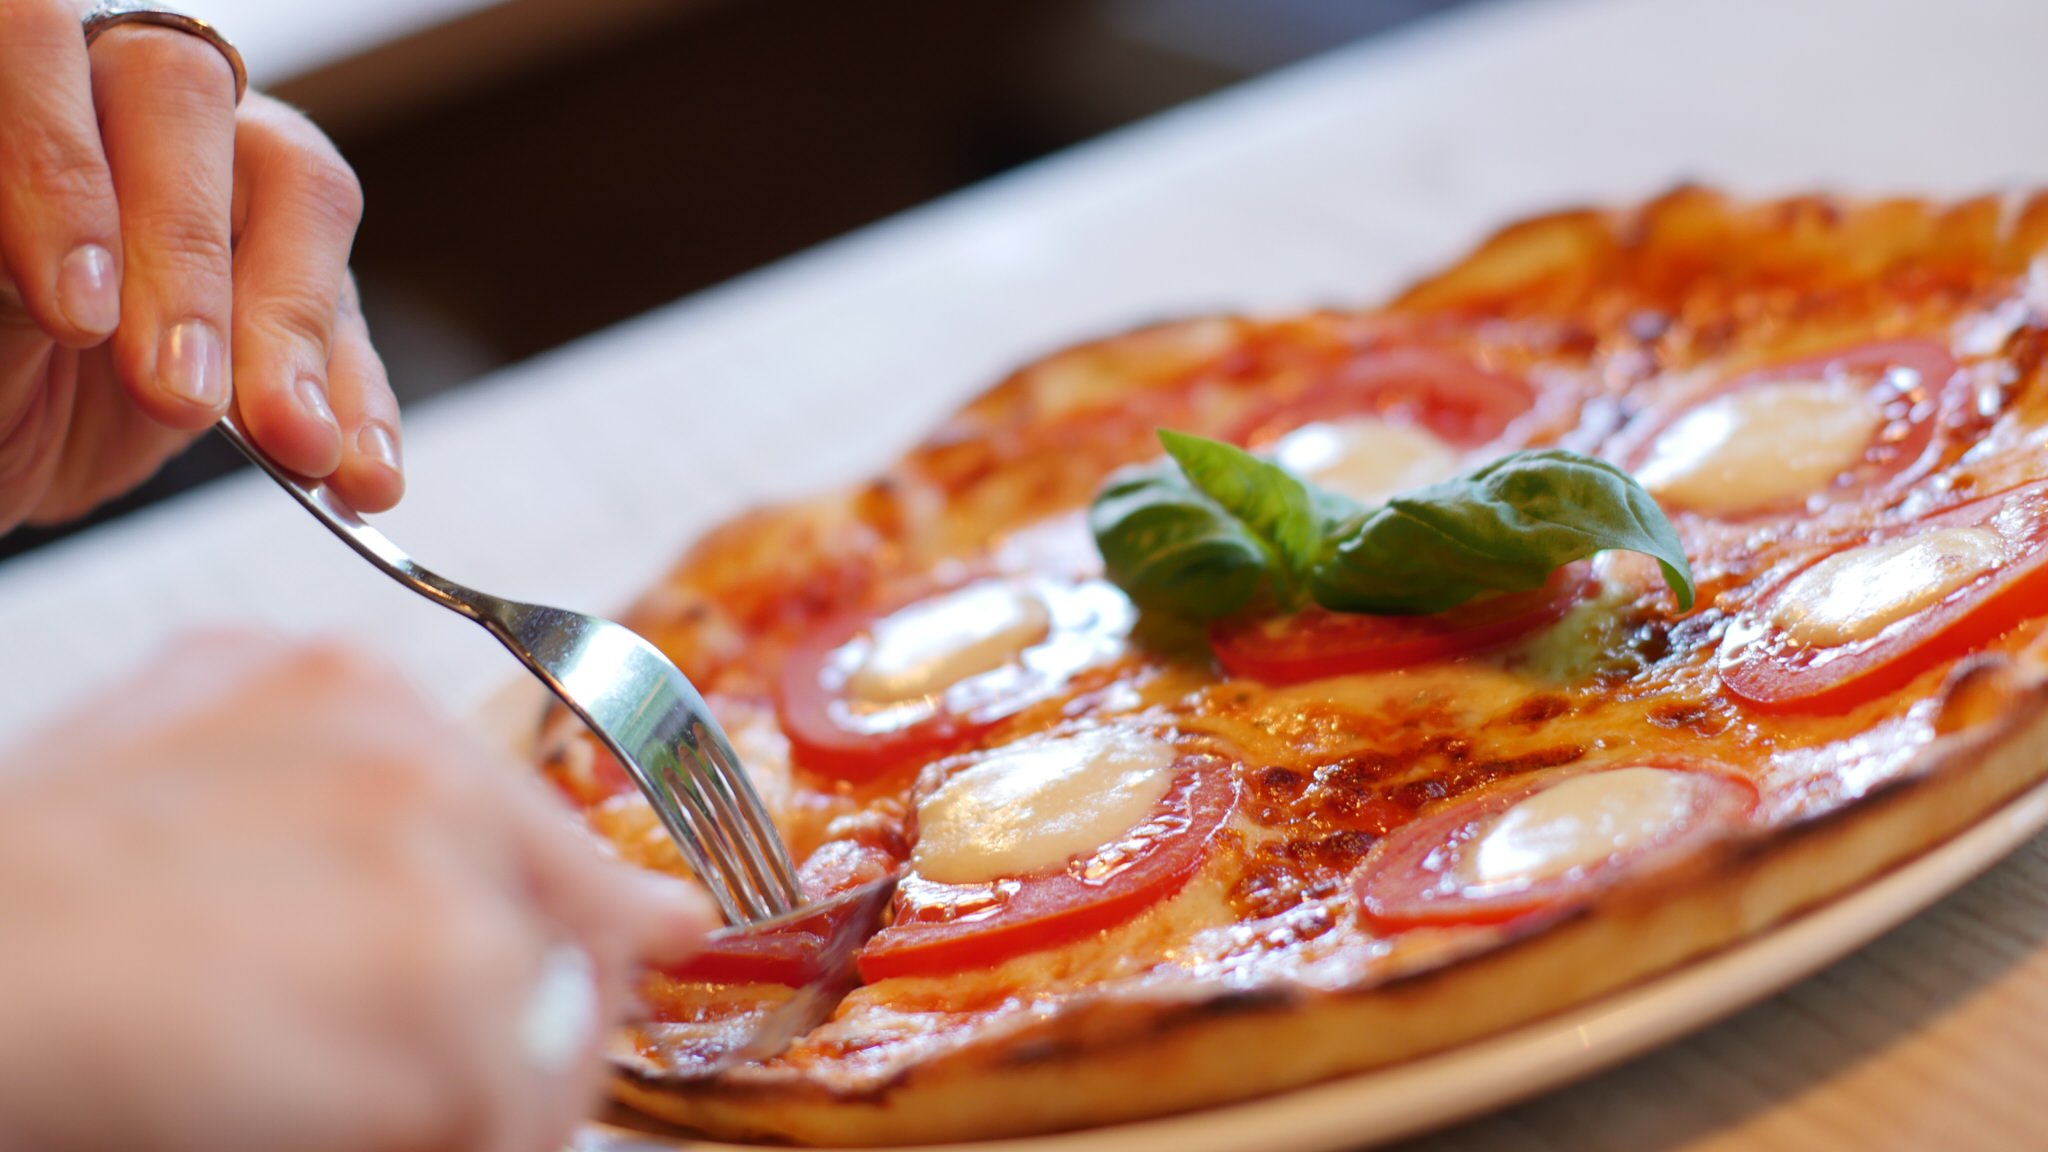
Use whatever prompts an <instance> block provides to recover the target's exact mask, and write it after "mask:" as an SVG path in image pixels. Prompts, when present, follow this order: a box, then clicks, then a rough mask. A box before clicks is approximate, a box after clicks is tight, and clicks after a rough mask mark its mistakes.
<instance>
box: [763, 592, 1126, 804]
mask: <svg viewBox="0 0 2048 1152" xmlns="http://www.w3.org/2000/svg"><path fill="white" fill-rule="evenodd" d="M1002 583H1013V582H1012V581H1005V580H1002V579H999V578H991V579H989V580H985V581H974V582H969V583H968V584H963V585H956V586H954V587H953V588H949V589H942V590H940V591H939V592H937V593H934V594H933V596H934V597H935V596H940V595H947V594H950V593H953V592H957V591H960V590H961V589H963V588H969V587H972V586H974V585H980V584H1002ZM1015 583H1021V584H1023V585H1025V586H1027V587H1028V588H1029V589H1030V591H1031V593H1032V594H1033V595H1036V596H1037V597H1039V599H1041V600H1042V601H1043V602H1044V605H1045V608H1046V615H1047V619H1048V624H1047V631H1046V634H1045V636H1044V638H1043V639H1041V640H1039V641H1037V642H1036V643H1034V644H1031V645H1030V646H1028V647H1026V648H1025V649H1024V650H1023V651H1021V652H1020V653H1018V654H1017V657H1016V658H1015V659H1013V660H1009V661H1006V662H1005V663H1003V664H1002V665H1001V666H1000V667H997V668H993V669H990V670H988V671H986V672H981V673H977V674H974V675H970V676H966V677H963V678H962V679H960V680H958V681H956V682H955V683H953V684H951V685H949V686H948V687H946V688H945V689H944V690H943V691H940V692H935V693H931V694H928V695H923V696H918V697H914V698H911V699H907V700H901V701H895V702H891V703H886V704H869V703H864V702H862V701H860V700H858V699H856V698H855V697H854V695H853V694H852V693H851V692H850V691H849V688H848V684H849V682H850V681H851V680H852V678H853V675H854V670H855V669H856V668H857V667H858V666H859V664H860V662H861V661H862V660H863V659H865V658H866V656H867V654H868V653H869V652H871V651H872V649H873V645H874V643H875V641H874V634H875V629H876V627H877V625H878V623H879V622H880V621H882V620H883V619H884V618H886V617H889V616H891V615H892V614H894V613H896V612H899V611H901V610H903V609H906V608H909V607H912V606H913V605H915V604H917V603H919V602H921V601H923V600H925V599H928V598H927V597H921V598H917V599H913V600H910V601H905V602H900V603H897V604H892V605H890V606H888V607H887V608H885V609H883V610H881V611H864V612H854V613H848V614H844V615H841V616H837V617H834V618H832V619H830V620H827V621H825V622H824V623H823V624H821V625H820V626H819V627H818V628H817V629H816V630H815V631H814V632H813V633H812V634H811V635H810V637H809V638H807V639H806V640H804V641H803V642H801V643H799V644H798V645H796V646H795V647H794V648H792V649H791V650H790V653H789V655H788V657H787V658H786V659H785V660H784V661H783V666H782V675H781V679H780V683H779V685H778V687H779V692H778V694H777V699H776V716H777V718H778V719H779V720H780V721H781V723H782V729H783V732H784V733H785V734H787V735H788V737H789V742H790V748H791V751H792V753H793V754H794V758H795V761H796V763H797V764H799V765H801V766H802V767H804V768H806V769H808V770H810V771H812V772H816V773H819V774H821V775H825V776H831V777H834V778H837V779H841V780H848V781H866V780H873V779H877V778H879V777H882V776H885V775H888V774H890V773H892V772H896V771H899V770H906V769H910V768H916V767H921V766H923V765H924V764H927V763H929V762H930V761H932V760H935V759H937V758H938V757H940V756H943V755H945V754H947V753H949V752H953V751H956V750H958V749H960V748H963V747H965V746H967V745H968V744H971V743H973V742H974V741H975V740H976V739H978V738H979V737H980V736H981V735H982V734H983V733H985V732H987V731H988V730H989V729H990V728H992V727H994V726H995V725H996V724H998V723H1001V722H1002V721H1003V720H1004V719H1006V718H1008V717H1010V716H1013V715H1015V714H1016V713H1018V712H1020V711H1022V710H1023V709H1025V708H1026V707H1029V706H1030V705H1032V704H1034V703H1037V702H1038V701H1041V700H1044V699H1047V698H1049V697H1051V696H1053V695H1056V694H1057V693H1058V692H1059V691H1060V689H1061V688H1062V687H1063V686H1064V685H1066V684H1067V683H1068V681H1069V680H1070V679H1071V678H1072V677H1073V676H1074V675H1075V674H1076V673H1078V672H1081V671H1083V670H1085V669H1087V668H1090V667H1094V666H1097V665H1100V664H1102V663H1105V662H1107V661H1108V660H1110V659H1113V658H1114V657H1115V655H1116V654H1117V653H1118V652H1120V651H1121V650H1122V647H1123V643H1124V638H1125V636H1126V635H1127V634H1128V633H1129V632H1130V628H1131V625H1132V624H1133V622H1134V621H1135V620H1136V615H1137V612H1136V609H1135V608H1133V607H1132V605H1131V602H1130V601H1129V600H1128V599H1127V598H1125V596H1124V594H1123V593H1122V592H1120V591H1118V590H1117V589H1116V587H1115V586H1114V585H1111V584H1109V583H1107V582H1106V581H1101V580H1085V581H1080V582H1078V583H1069V582H1064V581H1057V580H1024V581H1017V582H1015Z"/></svg>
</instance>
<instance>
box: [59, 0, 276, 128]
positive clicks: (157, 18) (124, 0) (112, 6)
mask: <svg viewBox="0 0 2048 1152" xmlns="http://www.w3.org/2000/svg"><path fill="white" fill-rule="evenodd" d="M82 24H83V26H84V28H85V43H86V45H87V46H88V47H90V46H91V45H92V42H93V41H95V40H97V39H99V38H100V37H101V36H102V35H104V34H105V33H106V32H107V30H108V29H110V28H118V27H120V26H121V25H123V24H147V25H150V26H152V27H156V28H169V29H172V30H173V31H177V32H183V33H185V34H186V35H188V36H197V37H199V38H200V39H201V40H204V41H206V42H207V43H208V44H211V45H213V48H214V51H216V52H219V53H220V54H221V56H222V58H224V59H225V60H227V62H228V67H229V68H230V69H232V70H233V71H234V73H235V103H236V104H240V103H241V102H242V97H243V95H244V94H246V93H247V92H248V91H249V69H248V66H247V65H246V64H244V63H243V61H242V53H241V52H240V51H239V50H237V49H236V48H235V46H234V44H233V43H231V42H230V41H229V40H228V38H227V37H226V36H223V35H221V33H220V29H218V28H215V27H214V26H213V25H211V24H208V23H207V22H206V21H204V20H201V19H199V18H198V17H196V16H187V15H185V14H184V13H183V12H180V11H178V10H177V9H176V8H172V7H169V6H168V5H164V4H157V3H154V2H152V0H100V3H98V4H96V5H94V6H93V10H92V11H90V12H88V13H86V14H85V19H84V20H83V21H82Z"/></svg>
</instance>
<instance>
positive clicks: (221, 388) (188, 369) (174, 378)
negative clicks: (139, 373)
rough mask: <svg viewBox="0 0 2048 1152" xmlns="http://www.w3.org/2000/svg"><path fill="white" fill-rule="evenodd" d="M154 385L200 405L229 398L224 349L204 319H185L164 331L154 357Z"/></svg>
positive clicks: (218, 403)
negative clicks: (161, 344)
mask: <svg viewBox="0 0 2048 1152" xmlns="http://www.w3.org/2000/svg"><path fill="white" fill-rule="evenodd" d="M156 382H157V387H159V388H162V389H163V390H164V391H165V392H167V393H169V394H171V395H173V396H176V397H177V398H178V399H180V400H183V401H185V402H187V403H189V404H193V405H196V406H198V407H200V408H218V407H220V406H221V405H222V404H225V403H227V400H228V357H227V349H226V348H224V347H223V346H222V344H221V339H220V333H218V332H216V331H214V330H213V325H211V324H208V323H207V322H205V321H204V320H187V321H185V322H184V323H182V324H177V325H174V326H172V328H171V330H170V331H169V332H166V333H164V344H163V348H162V349H160V350H159V351H158V353H157V359H156Z"/></svg>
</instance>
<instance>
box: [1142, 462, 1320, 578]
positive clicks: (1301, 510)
mask: <svg viewBox="0 0 2048 1152" xmlns="http://www.w3.org/2000/svg"><path fill="white" fill-rule="evenodd" d="M1159 442H1160V443H1161V444H1164V445H1165V446H1166V452H1167V455H1169V456H1172V457H1173V459H1174V462H1175V463H1177V464H1179V465H1180V470H1181V472H1182V473H1184V474H1185V475H1186V476H1187V478H1188V482H1189V483H1191V484H1193V485H1194V486H1195V488H1196V489H1198V490H1200V491H1201V492H1202V494H1203V495H1206V496H1207V497H1209V498H1210V499H1211V500H1214V501H1215V502H1216V503H1217V504H1220V505H1222V507H1223V510H1224V511H1225V512H1228V513H1230V514H1231V515H1232V516H1234V517H1236V518H1237V519H1238V520H1239V521H1241V522H1242V523H1243V524H1244V526H1245V527H1246V528H1249V529H1251V531H1252V533H1253V534H1254V535H1256V536H1257V537H1258V538H1259V539H1260V540H1261V541H1263V542H1264V543H1265V545H1266V546H1267V547H1268V548H1271V549H1272V550H1273V553H1274V557H1275V559H1276V560H1277V561H1278V564H1277V568H1278V569H1279V570H1280V571H1281V572H1283V573H1285V574H1286V576H1287V578H1288V579H1287V583H1288V585H1289V587H1290V588H1291V587H1292V586H1293V585H1294V584H1295V582H1296V578H1297V577H1298V576H1302V575H1306V574H1307V572H1308V569H1309V566H1310V565H1312V564H1314V563H1315V562H1316V559H1317V557H1318V556H1320V555H1321V554H1322V550H1323V518H1322V517H1321V516H1320V515H1319V514H1318V511H1317V508H1316V505H1315V502H1314V500H1313V499H1312V498H1311V497H1310V496H1309V490H1308V486H1307V485H1305V484H1303V483H1302V482H1301V481H1300V480H1298V479H1296V478H1295V477H1294V475H1293V474H1292V473H1290V472H1288V471H1287V470H1286V469H1284V468H1281V467H1280V466H1279V465H1277V464H1271V463H1268V462H1267V461H1264V460H1261V459H1259V458H1258V457H1257V456H1254V455H1252V454H1251V453H1249V452H1247V451H1245V450H1244V449H1242V448H1237V447H1233V446H1232V445H1229V444H1224V443H1221V442H1220V441H1216V440H1205V439H1203V438H1202V437H1200V436H1190V435H1188V434H1187V433H1185V432H1175V431H1172V430H1171V429H1167V428H1161V429H1160V430H1159Z"/></svg>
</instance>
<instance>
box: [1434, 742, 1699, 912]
mask: <svg viewBox="0 0 2048 1152" xmlns="http://www.w3.org/2000/svg"><path fill="white" fill-rule="evenodd" d="M1698 786H1699V785H1698V782H1697V781H1696V780H1694V778H1693V774H1692V773H1690V772H1678V771H1673V770H1671V769H1668V768H1617V769H1614V770H1612V771H1608V772H1588V773H1586V774H1585V775H1582V776H1574V777H1572V778H1571V779H1569V780H1566V781H1564V782H1563V783H1561V784H1554V785H1552V786H1551V787H1549V788H1545V789H1544V790H1543V791H1541V792H1538V793H1536V794H1535V795H1533V796H1530V797H1529V798H1528V799H1526V800H1523V801H1522V802H1521V803H1519V804H1516V805H1515V806H1514V807H1512V808H1510V809H1508V810H1507V811H1506V812H1505V813H1503V814H1502V815H1501V817H1500V819H1499V820H1498V821H1497V822H1496V823H1495V824H1494V826H1493V827H1492V828H1491V829H1490V830H1488V831H1487V832H1486V833H1485V835H1483V836H1482V837H1480V839H1479V843H1478V844H1477V845H1476V849H1477V850H1476V851H1474V852H1472V853H1470V854H1468V855H1467V857H1466V861H1467V875H1466V876H1465V879H1466V881H1467V885H1468V886H1467V891H1468V892H1471V891H1475V890H1476V892H1477V893H1484V892H1485V891H1487V890H1494V889H1501V888H1510V887H1512V888H1522V887H1526V886H1528V885H1530V884H1535V883H1538V882H1541V881H1544V880H1551V879H1554V878H1556V877H1559V876H1562V875H1564V874H1565V873H1567V872H1570V871H1572V870H1573V869H1575V868H1587V867H1590V866H1592V865H1595V864H1599V863H1601V862H1602V861H1604V860H1608V859H1611V858H1613V857H1615V856H1625V855H1629V854H1631V853H1634V852H1637V851H1640V850H1641V849H1644V848H1647V847H1650V846H1652V845H1654V844H1656V843H1657V842H1658V841H1659V840H1662V839H1664V838H1665V837H1666V836H1668V835H1670V834H1671V832H1672V831H1673V830H1674V827H1675V826H1676V825H1677V824H1678V823H1679V822H1680V821H1681V820H1683V819H1684V818H1685V815H1686V812H1687V810H1688V809H1689V808H1690V807H1691V805H1692V802H1693V798H1694V793H1695V789H1696V788H1698Z"/></svg>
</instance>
